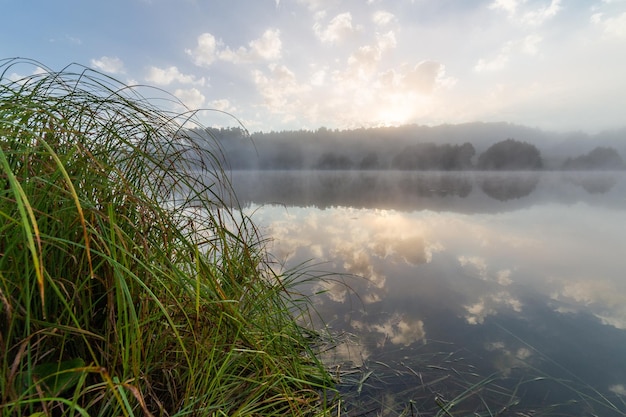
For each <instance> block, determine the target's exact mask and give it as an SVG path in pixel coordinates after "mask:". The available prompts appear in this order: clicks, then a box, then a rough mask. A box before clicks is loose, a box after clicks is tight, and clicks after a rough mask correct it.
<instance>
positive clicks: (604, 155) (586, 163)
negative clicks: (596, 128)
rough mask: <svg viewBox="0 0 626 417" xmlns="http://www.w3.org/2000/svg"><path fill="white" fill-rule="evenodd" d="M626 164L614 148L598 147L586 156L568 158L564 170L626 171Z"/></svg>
mask: <svg viewBox="0 0 626 417" xmlns="http://www.w3.org/2000/svg"><path fill="white" fill-rule="evenodd" d="M625 167H626V164H625V163H624V160H623V159H622V157H621V156H620V154H619V152H617V150H616V149H614V148H609V147H602V146H598V147H596V148H594V149H593V150H591V151H589V152H588V153H586V154H584V155H580V156H577V157H575V158H567V160H566V161H565V162H564V163H563V169H568V170H570V169H594V170H602V169H604V170H611V169H624V168H625Z"/></svg>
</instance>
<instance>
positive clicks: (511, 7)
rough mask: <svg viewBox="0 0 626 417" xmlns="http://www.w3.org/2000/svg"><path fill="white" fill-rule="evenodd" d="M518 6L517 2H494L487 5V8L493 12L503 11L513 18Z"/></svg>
mask: <svg viewBox="0 0 626 417" xmlns="http://www.w3.org/2000/svg"><path fill="white" fill-rule="evenodd" d="M518 5H519V0H495V1H494V2H493V3H491V4H490V5H489V8H490V9H493V10H503V11H505V12H507V13H508V15H509V16H514V15H515V12H516V11H517V6H518Z"/></svg>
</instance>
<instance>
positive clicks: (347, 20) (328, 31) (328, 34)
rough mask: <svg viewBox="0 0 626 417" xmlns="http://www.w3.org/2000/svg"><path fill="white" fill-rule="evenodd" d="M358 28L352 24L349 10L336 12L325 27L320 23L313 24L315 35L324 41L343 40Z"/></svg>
mask: <svg viewBox="0 0 626 417" xmlns="http://www.w3.org/2000/svg"><path fill="white" fill-rule="evenodd" d="M359 30H360V28H359V27H355V26H353V25H352V15H351V14H350V13H349V12H346V13H341V14H338V15H337V16H335V17H334V18H333V19H332V20H331V21H330V23H329V24H328V26H326V27H325V28H324V27H322V25H321V24H320V23H316V24H315V25H313V31H314V32H315V35H317V37H318V38H319V39H320V40H321V41H322V42H324V43H338V42H341V41H344V40H346V39H348V38H350V37H351V36H353V35H354V34H355V33H357V32H358V31H359Z"/></svg>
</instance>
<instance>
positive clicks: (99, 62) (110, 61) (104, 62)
mask: <svg viewBox="0 0 626 417" xmlns="http://www.w3.org/2000/svg"><path fill="white" fill-rule="evenodd" d="M91 66H92V67H94V68H96V69H98V70H100V71H103V72H108V73H110V74H123V73H124V62H122V60H121V59H119V58H117V57H109V56H103V57H100V58H99V59H92V60H91Z"/></svg>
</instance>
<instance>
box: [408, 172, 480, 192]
mask: <svg viewBox="0 0 626 417" xmlns="http://www.w3.org/2000/svg"><path fill="white" fill-rule="evenodd" d="M399 187H400V189H401V190H402V192H403V193H407V194H413V195H416V196H418V197H448V196H459V197H467V196H468V195H469V194H470V193H471V192H472V183H471V181H470V180H469V179H468V178H467V177H464V176H462V175H445V174H441V175H426V176H425V175H414V176H410V177H404V178H402V179H401V180H400V182H399Z"/></svg>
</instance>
